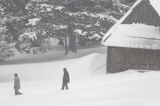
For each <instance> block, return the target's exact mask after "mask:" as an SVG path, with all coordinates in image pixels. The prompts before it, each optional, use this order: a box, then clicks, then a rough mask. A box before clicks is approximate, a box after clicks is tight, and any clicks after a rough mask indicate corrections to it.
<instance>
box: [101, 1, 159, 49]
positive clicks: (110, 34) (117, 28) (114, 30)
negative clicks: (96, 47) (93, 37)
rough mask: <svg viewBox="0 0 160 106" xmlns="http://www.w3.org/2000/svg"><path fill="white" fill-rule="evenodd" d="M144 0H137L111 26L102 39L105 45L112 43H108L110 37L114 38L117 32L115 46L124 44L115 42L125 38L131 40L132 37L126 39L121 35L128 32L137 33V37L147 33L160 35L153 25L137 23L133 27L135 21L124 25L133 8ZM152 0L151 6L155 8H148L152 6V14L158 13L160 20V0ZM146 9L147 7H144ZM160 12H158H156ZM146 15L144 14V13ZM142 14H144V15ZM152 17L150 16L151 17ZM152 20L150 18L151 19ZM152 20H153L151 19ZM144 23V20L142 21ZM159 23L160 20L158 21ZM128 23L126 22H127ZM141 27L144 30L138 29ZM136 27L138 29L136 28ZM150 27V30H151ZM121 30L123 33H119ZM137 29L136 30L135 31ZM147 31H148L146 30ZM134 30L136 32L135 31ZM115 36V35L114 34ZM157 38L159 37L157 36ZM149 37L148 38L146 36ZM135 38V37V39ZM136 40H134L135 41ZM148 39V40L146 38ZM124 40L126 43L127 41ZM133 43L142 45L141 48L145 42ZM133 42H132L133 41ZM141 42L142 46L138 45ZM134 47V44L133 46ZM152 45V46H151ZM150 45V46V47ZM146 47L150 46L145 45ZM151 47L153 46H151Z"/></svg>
mask: <svg viewBox="0 0 160 106" xmlns="http://www.w3.org/2000/svg"><path fill="white" fill-rule="evenodd" d="M142 1H145V0H137V2H135V4H134V5H133V6H132V7H131V8H130V9H129V10H128V12H127V13H126V14H125V15H124V16H123V17H122V18H121V19H120V20H119V21H118V22H117V23H116V24H115V25H114V26H113V27H111V28H110V29H109V31H108V32H107V33H106V34H105V36H104V37H103V40H102V43H103V44H104V45H108V44H111V42H110V43H107V42H109V40H108V39H109V38H110V37H111V38H113V35H115V34H117V35H116V37H117V38H115V39H114V40H117V41H113V43H112V46H113V45H115V46H118V45H120V46H122V45H123V44H122V45H121V44H118V45H117V44H114V43H115V42H119V43H120V42H122V41H125V40H129V41H130V40H131V39H128V38H127V39H126V37H125V38H124V37H121V35H127V34H128V33H130V34H132V35H135V36H136V37H137V38H138V37H141V35H145V34H146V35H147V36H150V35H157V36H160V35H159V33H157V34H155V32H154V30H152V28H151V26H149V25H142V24H139V25H138V24H137V25H134V28H132V27H133V25H132V24H133V23H134V22H133V23H132V24H130V23H128V24H129V25H122V23H123V22H124V21H125V19H126V18H127V17H128V16H129V15H130V14H131V13H132V12H133V10H134V9H135V8H136V6H137V5H138V4H140V3H144V2H142ZM149 1H150V4H151V7H153V8H151V7H148V8H150V9H152V10H153V11H152V12H154V14H152V16H151V17H154V16H153V15H156V17H157V19H159V20H160V17H158V15H159V16H160V0H149ZM146 2H147V0H146ZM142 6H144V5H142ZM143 8H144V7H142V8H141V9H143ZM144 9H145V8H144ZM138 11H139V10H136V12H138ZM155 12H156V13H157V14H158V15H157V14H156V13H155ZM143 15H144V14H143ZM143 15H142V16H143ZM149 15H151V14H149ZM135 17H138V16H135ZM149 18H150V17H149ZM149 20H150V19H149ZM150 21H151V20H150ZM153 21H155V20H153ZM142 23H143V22H142ZM157 23H158V22H157ZM125 24H126V23H125ZM143 24H147V23H143ZM125 26H127V27H128V28H127V27H126V29H128V30H125V29H124V27H125ZM139 26H141V28H142V26H143V28H144V29H143V28H142V29H141V28H140V27H139ZM120 27H122V28H120ZM136 27H137V28H136ZM152 27H153V29H154V28H155V29H157V28H158V27H156V25H155V26H154V25H153V26H152ZM139 28H140V30H142V32H139V31H137V30H139ZM135 29H136V30H135ZM149 29H150V30H149ZM120 30H122V31H124V32H123V33H121V34H119V33H117V32H121V31H120ZM148 30H149V31H151V32H149V31H148ZM134 31H135V32H134ZM146 31H147V32H146ZM133 32H134V33H133ZM152 33H153V34H152ZM114 37H115V36H114ZM156 38H157V37H156ZM146 39H147V38H146ZM134 40H135V39H134ZM134 40H133V42H134ZM129 41H125V42H129ZM136 41H139V40H136ZM146 41H147V40H146ZM125 42H124V43H125ZM131 42H132V40H131ZM134 43H137V44H134ZM134 43H133V44H134V45H135V46H134V47H140V48H141V45H142V44H144V43H145V42H143V43H142V44H141V43H139V42H134ZM131 44H132V43H131ZM139 44H141V45H140V46H138V45H139ZM129 45H130V44H128V45H126V47H130V46H129ZM110 46H111V45H110ZM124 47H125V45H124ZM131 47H132V46H131ZM150 47H151V46H150ZM150 47H149V48H150ZM144 48H148V47H144ZM150 49H151V48H150ZM153 49H155V48H153Z"/></svg>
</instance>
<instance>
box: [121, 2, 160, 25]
mask: <svg viewBox="0 0 160 106" xmlns="http://www.w3.org/2000/svg"><path fill="white" fill-rule="evenodd" d="M132 23H142V24H147V25H153V26H160V16H159V13H158V11H157V8H156V7H155V5H153V4H152V2H150V1H149V0H140V2H139V3H138V4H137V5H136V6H135V7H134V8H132V10H131V11H130V12H129V14H128V15H127V16H126V18H125V19H124V20H123V21H122V24H132Z"/></svg>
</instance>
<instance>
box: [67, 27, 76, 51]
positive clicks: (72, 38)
mask: <svg viewBox="0 0 160 106" xmlns="http://www.w3.org/2000/svg"><path fill="white" fill-rule="evenodd" d="M73 27H74V26H73V25H70V26H69V28H68V31H69V32H68V34H69V36H68V38H69V49H70V51H72V52H73V53H77V47H76V36H75V35H73Z"/></svg>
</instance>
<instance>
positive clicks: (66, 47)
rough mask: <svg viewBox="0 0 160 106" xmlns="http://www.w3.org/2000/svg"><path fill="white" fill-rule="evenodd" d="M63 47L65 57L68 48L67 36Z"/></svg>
mask: <svg viewBox="0 0 160 106" xmlns="http://www.w3.org/2000/svg"><path fill="white" fill-rule="evenodd" d="M64 43H65V44H64V46H65V55H67V54H68V46H67V44H68V42H67V35H66V36H65V40H64Z"/></svg>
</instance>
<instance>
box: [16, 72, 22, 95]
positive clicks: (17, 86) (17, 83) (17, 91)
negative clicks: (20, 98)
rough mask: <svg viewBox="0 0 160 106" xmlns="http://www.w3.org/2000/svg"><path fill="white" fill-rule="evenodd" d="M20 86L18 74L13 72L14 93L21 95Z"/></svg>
mask: <svg viewBox="0 0 160 106" xmlns="http://www.w3.org/2000/svg"><path fill="white" fill-rule="evenodd" d="M20 88H21V86H20V79H19V77H18V74H17V73H15V74H14V91H15V95H22V93H21V92H19V89H20Z"/></svg>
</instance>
